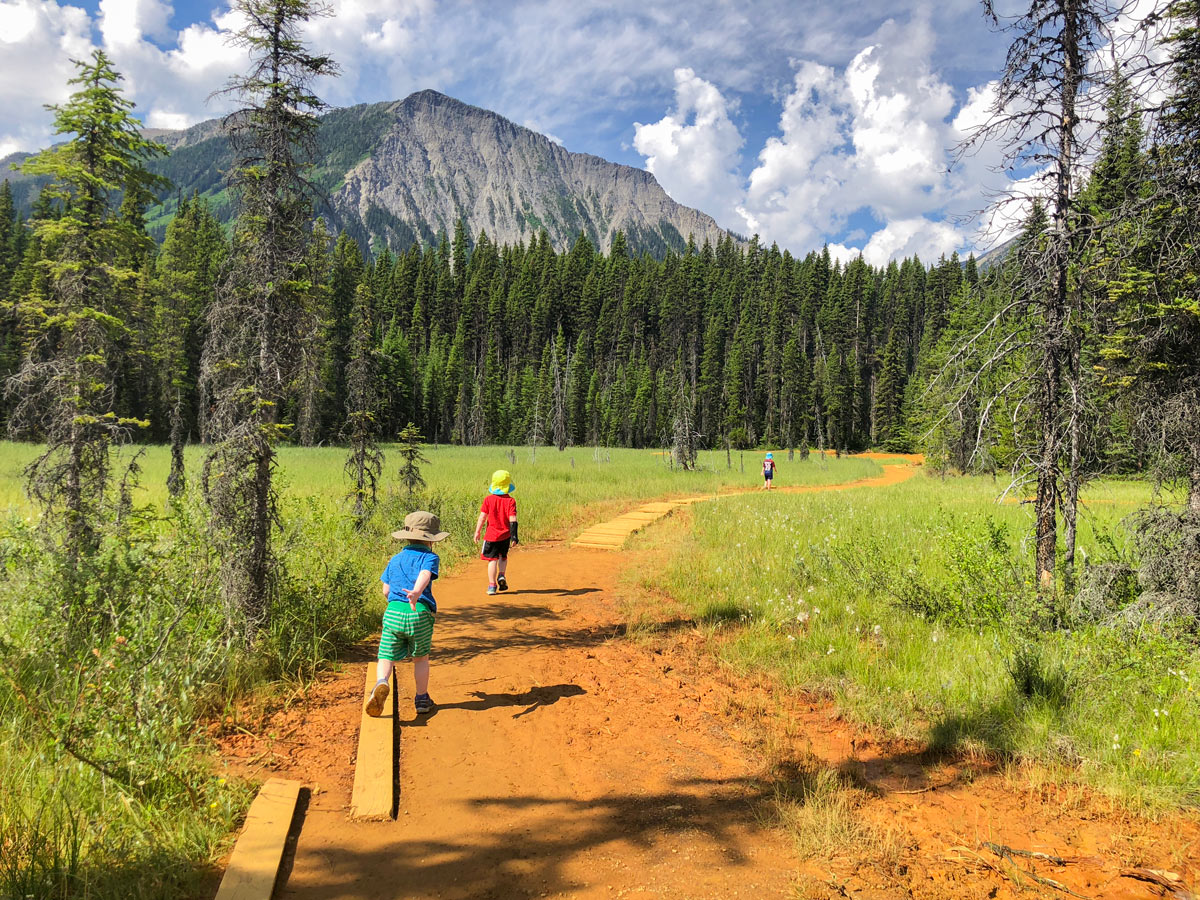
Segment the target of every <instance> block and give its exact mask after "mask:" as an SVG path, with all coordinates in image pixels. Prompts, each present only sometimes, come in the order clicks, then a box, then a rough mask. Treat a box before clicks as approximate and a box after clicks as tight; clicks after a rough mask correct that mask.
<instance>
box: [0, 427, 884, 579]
mask: <svg viewBox="0 0 1200 900" xmlns="http://www.w3.org/2000/svg"><path fill="white" fill-rule="evenodd" d="M384 450H385V453H387V463H386V465H385V469H384V479H383V486H382V490H381V492H380V499H381V504H380V513H379V515H380V517H381V518H384V519H387V518H388V517H389V516H390V517H392V519H389V520H388V521H386V522H384V521H381V522H379V523H377V524H378V526H379V527H377V528H375V529H373V530H372V531H371V532H369V533H368V534H367V535H365V536H362V537H363V538H364V539H365V540H369V541H373V542H375V546H372V547H371V548H370V550H371V552H373V553H376V554H378V555H379V556H380V558H381V559H382V558H384V557H383V555H384V554H386V553H388V552H389V550H388V548H389V547H390V540H389V539H388V537H387V535H388V533H390V531H391V530H392V526H395V527H399V525H400V524H401V521H402V519H403V516H404V513H405V512H406V511H407V509H406V507H405V504H404V501H403V498H402V497H400V495H399V487H398V485H397V482H396V471H397V468H398V466H399V462H400V459H399V455H398V454H397V453H396V452H395V448H394V447H390V446H385V448H384ZM37 452H38V448H37V447H35V446H33V445H29V444H14V443H11V442H0V510H4V509H6V508H7V509H10V510H16V511H19V512H21V513H22V514H24V513H25V512H26V510H27V509H28V505H27V502H26V499H25V495H24V489H23V486H22V477H21V472H22V470H23V468H24V467H25V466H26V465H27V464H28V463H29V462H30V461H31V460H32V459H33V458H34V457H35V455H36V454H37ZM423 453H424V455H425V457H426V458H427V459H428V460H429V462H428V464H425V465H422V467H421V472H422V475H423V476H424V478H425V481H426V483H427V485H428V487H427V490H426V491H425V492H424V495H423V496H422V497H421V498H420V502H423V503H425V504H426V505H429V506H432V507H433V508H434V511H435V512H438V513H439V515H441V517H442V520H443V521H442V525H443V527H444V528H445V529H446V530H448V531H450V533H451V536H450V538H449V541H448V543H447V544H444V545H443V547H444V548H447V549H448V550H449V552H450V555H451V556H454V555H459V556H461V555H464V554H466V553H468V552H470V550H471V536H472V532H473V531H474V528H475V517H476V515H477V514H478V511H479V503H480V502H481V501H482V499H483V497H484V494H485V491H486V488H487V483H488V479H489V478H490V476H491V473H492V471H493V470H495V469H501V468H503V469H508V470H509V471H511V472H512V476H513V480H514V481H515V482H516V484H517V492H516V494H515V495H514V496H515V497H516V500H517V507H518V511H519V514H520V519H521V536H522V538H523V539H524V540H526V541H535V540H545V539H562V538H566V537H569V536H570V535H571V534H572V533H573V531H575V530H582V528H583V527H584V526H585V525H586V524H590V523H591V522H594V521H598V520H602V519H603V518H605V517H607V516H608V515H610V514H611V515H616V514H617V513H619V512H620V511H621V510H623V509H627V508H628V507H629V506H631V505H635V504H636V502H638V501H645V500H648V499H654V498H659V497H675V496H691V495H695V494H705V493H714V494H715V493H717V492H718V491H726V490H733V489H738V488H754V487H758V486H760V485H761V483H762V482H761V479H760V478H759V469H758V463H759V459H760V458H761V454H759V453H757V452H754V451H747V452H745V453H739V452H737V451H735V452H734V453H733V454H732V460H731V461H732V467H729V468H727V466H726V459H725V454H724V453H723V452H709V451H704V452H703V453H701V455H700V460H699V465H700V468H699V469H698V470H697V471H692V472H685V471H682V470H679V469H675V468H672V467H671V466H670V465H669V464H668V460H667V459H666V457H665V456H664V455H663V454H662V453H661V452H657V453H656V452H654V451H648V450H625V449H593V448H590V447H572V448H569V449H567V450H566V451H563V452H559V451H557V450H556V449H554V448H553V447H542V448H539V449H538V451H537V453H536V454H533V453H531V452H530V450H529V448H528V447H518V448H507V447H458V446H449V445H441V446H439V447H433V446H426V447H424V448H423ZM510 454H511V456H510ZM126 455H128V451H126ZM203 455H204V450H203V448H202V447H190V448H189V449H188V452H187V456H186V459H187V468H188V477H189V479H190V480H191V481H192V482H195V480H196V479H197V478H198V477H199V472H200V466H201V463H202V461H203ZM776 456H777V457H778V460H777V462H778V466H779V471H778V474H777V480H776V484H779V485H784V484H834V483H838V482H843V481H853V480H855V479H858V478H866V477H870V476H872V475H877V474H879V471H880V469H879V466H878V465H877V464H876V463H875V462H874V461H872V460H869V459H860V458H853V457H849V458H841V459H835V458H834V457H833V456H827V457H825V458H822V457H821V456H820V455H819V454H815V455H813V456H810V458H809V459H808V460H807V461H805V460H802V459H800V457H799V456H797V457H796V459H795V460H794V461H792V462H789V461H788V460H787V454H786V452H780V453H777V454H776ZM345 459H346V451H345V449H344V448H339V447H318V448H301V447H283V448H281V450H280V453H279V470H278V481H277V483H278V484H279V486H280V488H281V493H282V495H283V497H284V500H285V504H286V505H287V507H290V508H291V509H292V510H293V512H294V513H296V514H299V513H298V512H297V511H298V510H299V509H300V508H301V507H305V508H308V509H309V510H311V509H314V508H318V509H319V510H320V511H321V513H322V514H323V515H328V516H331V517H334V518H336V517H338V516H340V515H343V514H344V513H345V512H346V505H345V496H346V492H347V485H346V482H345V479H344V478H343V476H342V465H343V463H344V462H345ZM139 465H140V466H141V469H142V474H141V479H140V485H141V487H140V491H139V493H138V498H139V500H140V501H141V502H146V503H151V504H153V505H155V506H157V507H159V508H161V507H162V506H163V505H164V504H165V501H166V478H167V472H168V468H169V466H170V458H169V456H168V454H167V450H166V448H165V447H157V446H156V447H148V448H146V450H145V453H144V454H143V455H142V456H141V457H140V458H139ZM286 518H287V512H286V509H285V519H286ZM380 567H381V568H382V562H381V563H380Z"/></svg>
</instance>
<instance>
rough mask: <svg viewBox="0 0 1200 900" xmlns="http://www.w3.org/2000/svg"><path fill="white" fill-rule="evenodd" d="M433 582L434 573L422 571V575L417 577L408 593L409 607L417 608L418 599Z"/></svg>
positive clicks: (426, 570)
mask: <svg viewBox="0 0 1200 900" xmlns="http://www.w3.org/2000/svg"><path fill="white" fill-rule="evenodd" d="M431 581H433V573H432V572H430V571H429V570H428V569H422V570H421V574H420V575H418V576H417V580H416V582H414V584H413V586H412V587H411V588H409V589H408V590H407V591H405V592H404V593H406V594H407V595H408V605H409V606H411V607H412V608H413V609H416V608H417V598H418V597H420V596H421V592H422V591H424V590H425V588H427V587H429V582H431Z"/></svg>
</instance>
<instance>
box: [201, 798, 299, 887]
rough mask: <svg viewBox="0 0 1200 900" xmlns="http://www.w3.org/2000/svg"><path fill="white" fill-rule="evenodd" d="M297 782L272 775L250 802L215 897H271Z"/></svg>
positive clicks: (291, 813)
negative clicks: (240, 831)
mask: <svg viewBox="0 0 1200 900" xmlns="http://www.w3.org/2000/svg"><path fill="white" fill-rule="evenodd" d="M300 789H301V784H300V782H298V781H288V780H286V779H283V778H272V779H270V780H268V781H267V783H266V784H264V785H263V786H262V788H261V789H259V792H258V796H257V797H255V798H254V802H253V803H251V804H250V811H249V812H248V813H247V814H246V824H245V825H243V826H242V833H241V835H240V836H239V837H238V839H237V843H236V844H234V847H233V855H232V856H230V857H229V865H228V867H227V868H226V869H225V875H224V877H222V878H221V887H220V888H219V889H218V890H217V897H216V900H271V894H272V893H274V891H275V881H276V880H277V879H278V877H279V866H280V864H281V863H282V862H283V850H284V845H285V843H286V842H287V837H288V832H289V831H290V830H291V827H292V817H293V816H294V815H295V814H296V803H297V801H298V800H299V799H300Z"/></svg>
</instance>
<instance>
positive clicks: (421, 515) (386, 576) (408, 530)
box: [367, 510, 449, 716]
mask: <svg viewBox="0 0 1200 900" xmlns="http://www.w3.org/2000/svg"><path fill="white" fill-rule="evenodd" d="M441 528H442V523H441V521H440V520H439V519H438V517H437V516H435V515H434V514H433V513H428V512H424V511H422V510H417V511H416V512H411V513H409V514H408V515H407V516H405V517H404V527H403V528H402V529H400V530H399V531H393V532H392V537H393V538H395V539H396V540H398V541H407V545H406V546H405V547H404V549H403V550H401V551H400V552H399V553H397V554H396V555H395V556H393V557H392V558H391V559H390V560H389V561H388V564H387V567H386V568H385V569H384V570H383V574H382V575H381V576H380V577H379V580H380V581H382V582H383V596H384V597H385V598H387V609H385V610H384V612H383V634H382V635H381V636H380V638H379V662H378V664H377V667H376V670H375V677H376V678H377V679H378V680H377V681H376V682H375V687H374V688H373V689H372V690H371V697H370V699H368V700H367V715H368V716H378V715H380V714H382V713H383V704H384V701H386V700H387V697H388V691H389V690H390V686H389V681H390V680H391V676H392V666H393V665H394V664H395V663H398V662H401V661H403V660H406V659H411V660H412V661H413V681H414V683H415V687H416V696H415V697H414V698H413V705H414V706H415V707H416V710H417V713H418V714H420V715H424V714H425V713H428V712H431V711H432V710H433V700H432V699H430V697H429V651H430V649H431V648H432V646H433V620H434V616H435V614H436V613H437V601H436V600H434V599H433V580H434V579H435V578H437V577H438V555H437V554H436V553H434V552H433V545H434V544H436V543H437V542H438V541H440V540H444V539H445V538H446V537H447V536H448V535H449V532H446V531H442V530H441Z"/></svg>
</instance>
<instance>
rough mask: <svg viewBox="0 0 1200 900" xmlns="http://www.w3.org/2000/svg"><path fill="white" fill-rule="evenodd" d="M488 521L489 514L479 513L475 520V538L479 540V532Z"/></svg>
mask: <svg viewBox="0 0 1200 900" xmlns="http://www.w3.org/2000/svg"><path fill="white" fill-rule="evenodd" d="M486 521H487V516H486V515H485V514H484V513H480V514H479V518H478V519H476V520H475V540H476V541H478V540H479V532H481V531H482V530H483V523H484V522H486Z"/></svg>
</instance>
